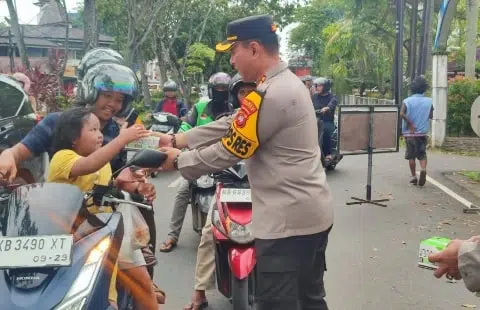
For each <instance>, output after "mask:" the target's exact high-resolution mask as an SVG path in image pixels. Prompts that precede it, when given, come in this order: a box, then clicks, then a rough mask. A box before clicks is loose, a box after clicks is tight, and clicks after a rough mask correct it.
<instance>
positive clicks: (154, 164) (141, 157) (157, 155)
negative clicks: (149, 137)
mask: <svg viewBox="0 0 480 310" xmlns="http://www.w3.org/2000/svg"><path fill="white" fill-rule="evenodd" d="M167 158H168V155H167V154H166V153H163V152H159V151H155V150H149V149H146V150H141V151H139V152H137V153H135V155H133V157H132V159H130V160H129V161H128V162H127V163H126V165H125V166H123V167H122V168H120V169H118V170H117V171H115V173H113V174H112V178H113V177H114V176H117V175H118V174H119V173H120V172H121V171H122V170H123V169H124V168H125V167H130V166H138V167H140V168H158V167H160V166H161V165H162V164H163V162H164V161H165V160H166V159H167Z"/></svg>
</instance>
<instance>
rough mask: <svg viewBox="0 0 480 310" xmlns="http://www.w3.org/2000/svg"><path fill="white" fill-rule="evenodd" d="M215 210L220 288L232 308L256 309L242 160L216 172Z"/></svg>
mask: <svg viewBox="0 0 480 310" xmlns="http://www.w3.org/2000/svg"><path fill="white" fill-rule="evenodd" d="M214 178H215V180H216V182H217V189H216V194H215V195H216V203H215V205H214V206H213V210H212V223H213V226H212V230H213V237H214V241H215V270H216V278H217V279H216V280H217V287H218V290H219V291H220V293H222V295H223V296H225V297H227V298H229V299H230V301H231V303H232V304H233V310H249V309H253V305H254V292H255V272H254V271H255V264H256V259H255V247H254V240H255V238H254V237H253V235H252V233H251V223H252V200H251V197H250V186H249V184H248V179H247V174H246V171H245V166H244V163H243V162H240V163H238V164H236V165H235V166H233V167H231V168H229V169H226V170H224V171H222V172H220V173H218V174H215V175H214Z"/></svg>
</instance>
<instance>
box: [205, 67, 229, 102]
mask: <svg viewBox="0 0 480 310" xmlns="http://www.w3.org/2000/svg"><path fill="white" fill-rule="evenodd" d="M231 80H232V78H231V77H230V75H228V74H227V73H225V72H217V73H214V74H213V75H212V76H211V77H210V79H208V96H209V97H210V99H213V95H214V88H215V87H218V86H223V87H225V88H227V89H228V87H229V85H230V81H231Z"/></svg>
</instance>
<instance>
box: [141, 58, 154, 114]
mask: <svg viewBox="0 0 480 310" xmlns="http://www.w3.org/2000/svg"><path fill="white" fill-rule="evenodd" d="M138 54H139V60H140V76H141V77H142V93H143V105H144V106H145V107H147V108H148V107H151V104H152V97H151V96H150V89H149V88H148V76H147V72H146V66H147V62H146V61H145V59H144V57H143V55H142V53H138Z"/></svg>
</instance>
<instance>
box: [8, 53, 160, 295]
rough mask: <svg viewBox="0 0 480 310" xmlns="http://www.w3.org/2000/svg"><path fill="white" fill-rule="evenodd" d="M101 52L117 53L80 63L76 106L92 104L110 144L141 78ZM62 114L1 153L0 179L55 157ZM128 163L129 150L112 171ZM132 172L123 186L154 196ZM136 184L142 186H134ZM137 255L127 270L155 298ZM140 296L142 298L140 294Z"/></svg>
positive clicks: (92, 55)
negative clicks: (117, 118)
mask: <svg viewBox="0 0 480 310" xmlns="http://www.w3.org/2000/svg"><path fill="white" fill-rule="evenodd" d="M99 55H100V56H101V55H115V53H114V52H113V51H111V50H109V49H103V51H101V50H100V49H96V50H95V52H89V53H87V54H86V55H85V56H84V58H83V59H82V62H81V63H82V64H81V65H80V66H79V68H80V76H81V79H80V80H79V85H78V90H77V98H76V103H75V105H76V106H82V107H88V108H90V109H91V110H92V113H93V114H95V115H96V116H97V118H98V119H99V121H100V127H101V131H102V134H103V139H104V141H103V143H104V144H107V143H109V142H110V141H112V140H113V139H114V138H115V137H117V136H118V135H119V133H120V130H121V128H120V126H119V125H118V124H117V123H116V122H115V121H114V120H113V117H114V116H115V115H117V114H119V113H122V111H124V110H126V109H128V107H129V106H130V104H131V103H132V102H133V101H134V100H136V98H137V96H138V81H137V78H136V75H135V74H134V73H133V71H132V70H131V69H130V68H128V67H126V66H125V65H124V64H123V62H121V61H120V60H119V59H118V58H115V61H113V62H108V61H106V60H103V59H97V58H98V57H99ZM93 63H96V64H93ZM60 115H61V112H56V113H50V114H48V115H47V116H46V117H45V118H44V119H43V120H42V121H41V122H40V123H39V124H38V125H37V126H35V127H34V128H33V129H32V130H31V131H30V132H29V133H28V134H27V135H26V136H25V138H24V139H23V140H22V141H21V142H19V143H17V144H16V145H14V146H13V147H11V148H9V149H7V150H5V151H3V152H2V153H1V154H0V179H8V180H9V181H13V180H14V179H15V176H16V173H17V165H20V164H21V163H22V162H23V161H25V160H27V159H29V158H31V157H33V156H35V155H38V154H41V153H44V152H48V153H49V155H50V157H52V156H53V154H52V151H53V150H52V140H53V139H52V138H53V132H54V129H55V127H56V124H57V121H58V119H59V117H60ZM125 162H126V152H120V153H119V154H118V155H117V156H116V157H115V158H114V159H113V160H112V161H111V162H110V164H111V167H112V170H113V171H115V170H117V169H120V168H122V167H123V166H124V165H125ZM129 171H130V170H129V169H125V170H124V171H122V173H121V174H120V175H119V177H118V178H117V182H118V183H119V187H120V188H121V189H125V190H126V191H128V192H136V191H138V192H139V193H140V194H142V195H144V196H145V197H146V198H147V199H153V198H154V197H155V188H154V186H153V185H151V184H148V183H145V182H144V181H143V180H142V179H141V178H135V179H134V180H133V181H134V182H132V180H131V179H132V178H133V177H129V176H128V175H127V174H128V172H129ZM122 178H123V179H125V178H126V179H129V180H130V182H119V181H120V180H121V179H122ZM120 183H121V184H120ZM132 183H135V184H136V185H138V187H136V188H131V185H132ZM137 258H138V260H136V261H135V262H134V263H135V266H133V268H130V269H128V271H127V270H125V271H124V272H125V273H126V274H127V275H128V277H129V278H131V279H132V280H134V281H136V282H137V283H142V284H144V283H150V286H149V287H147V289H146V290H147V291H146V293H147V294H150V293H151V294H150V295H151V296H152V298H153V300H154V299H155V295H154V293H155V292H154V286H153V285H152V281H151V279H150V277H149V275H148V272H147V270H146V267H145V260H143V261H142V259H143V256H141V255H140V257H138V256H137ZM129 267H132V266H129ZM149 289H150V290H149ZM142 296H143V295H142ZM138 299H139V300H140V297H138ZM157 300H158V297H157ZM154 301H155V300H154Z"/></svg>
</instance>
